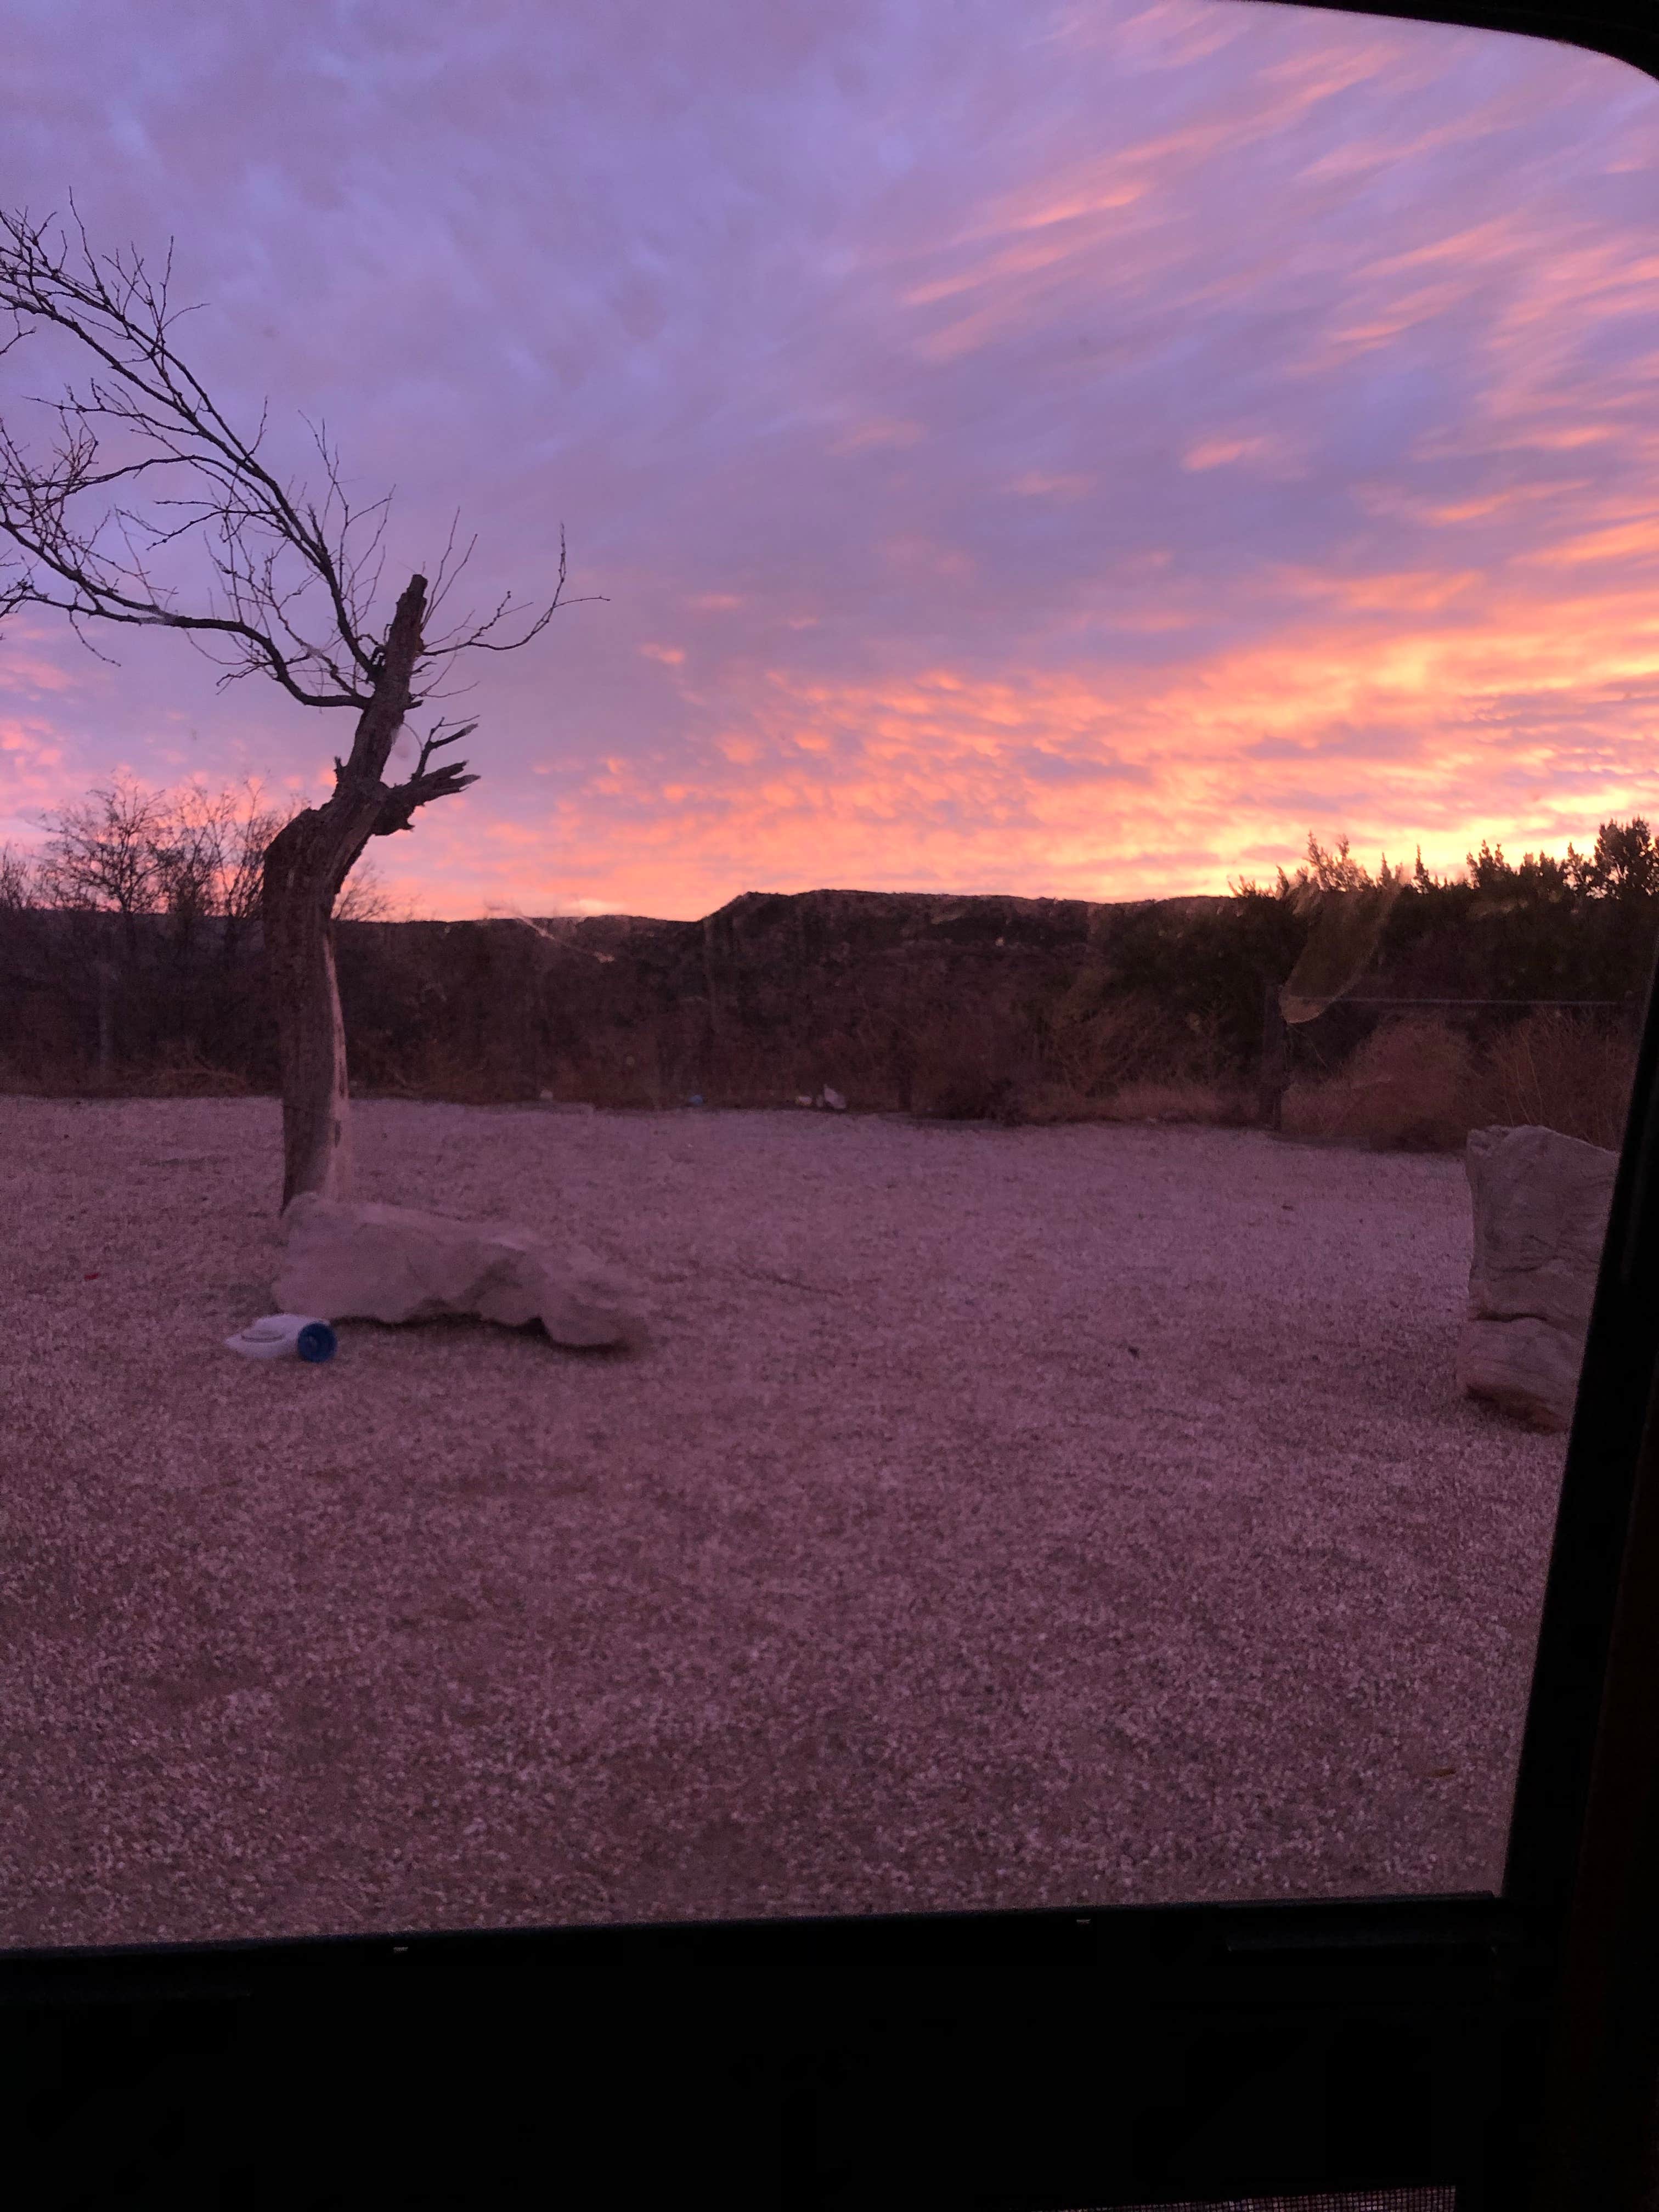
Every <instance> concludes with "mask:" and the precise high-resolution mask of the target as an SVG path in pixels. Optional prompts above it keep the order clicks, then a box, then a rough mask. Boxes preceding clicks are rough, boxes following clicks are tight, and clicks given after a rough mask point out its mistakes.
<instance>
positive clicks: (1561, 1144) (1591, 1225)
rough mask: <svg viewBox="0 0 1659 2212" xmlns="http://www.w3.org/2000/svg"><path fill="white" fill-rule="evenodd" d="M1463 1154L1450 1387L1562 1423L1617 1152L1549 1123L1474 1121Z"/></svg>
mask: <svg viewBox="0 0 1659 2212" xmlns="http://www.w3.org/2000/svg"><path fill="white" fill-rule="evenodd" d="M1463 1165H1464V1170H1465V1172H1466V1174H1467V1175H1468V1183H1469V1196H1470V1199H1471V1201H1472V1203H1473V1206H1474V1256H1473V1258H1472V1259H1471V1261H1470V1263H1469V1302H1468V1314H1467V1316H1466V1318H1465V1320H1464V1322H1463V1327H1462V1334H1461V1335H1460V1338H1459V1340H1458V1347H1457V1382H1458V1388H1459V1389H1462V1390H1463V1391H1465V1392H1467V1393H1468V1395H1470V1396H1471V1397H1475V1398H1483V1399H1486V1400H1487V1401H1489V1402H1490V1403H1492V1404H1493V1405H1496V1406H1499V1407H1502V1408H1503V1409H1504V1411H1505V1412H1506V1413H1513V1414H1515V1415H1516V1417H1517V1418H1518V1419H1522V1420H1524V1421H1526V1422H1528V1424H1529V1425H1531V1426H1532V1427H1534V1428H1539V1429H1547V1430H1555V1431H1563V1430H1566V1429H1569V1428H1571V1425H1572V1411H1573V1406H1574V1403H1575V1401H1577V1395H1578V1376H1579V1371H1580V1370H1581V1368H1582V1367H1583V1359H1584V1340H1585V1338H1586V1336H1587V1335H1588V1334H1589V1317H1590V1307H1591V1305H1592V1304H1593V1303H1594V1300H1595V1281H1596V1276H1597V1273H1598V1272H1599V1271H1600V1268H1601V1246H1602V1243H1603V1241H1604V1240H1605V1238H1606V1236H1607V1215H1608V1212H1610V1210H1611V1208H1612V1205H1613V1178H1614V1176H1616V1175H1617V1173H1618V1169H1619V1155H1618V1153H1617V1152H1607V1151H1605V1150H1604V1149H1603V1148H1602V1147H1601V1146H1600V1145H1587V1144H1584V1143H1583V1142H1582V1141H1581V1140H1580V1139H1578V1138H1577V1137H1564V1136H1563V1135H1562V1134H1561V1133H1560V1132H1559V1130H1556V1129H1541V1128H1532V1127H1526V1128H1518V1129H1509V1128H1491V1129H1472V1130H1471V1131H1470V1132H1469V1136H1468V1145H1467V1146H1466V1148H1465V1151H1464V1155H1463Z"/></svg>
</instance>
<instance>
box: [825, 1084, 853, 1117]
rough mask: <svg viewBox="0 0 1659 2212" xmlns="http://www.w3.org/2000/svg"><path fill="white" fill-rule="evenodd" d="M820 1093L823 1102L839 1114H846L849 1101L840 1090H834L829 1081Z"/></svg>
mask: <svg viewBox="0 0 1659 2212" xmlns="http://www.w3.org/2000/svg"><path fill="white" fill-rule="evenodd" d="M819 1095H820V1097H821V1098H822V1101H823V1104H824V1105H826V1106H828V1107H829V1108H831V1109H833V1111H834V1112H836V1113H837V1114H844V1113H845V1112H846V1111H847V1101H846V1100H845V1099H844V1098H843V1097H842V1095H841V1093H840V1091H832V1090H831V1089H830V1088H829V1085H828V1084H827V1083H826V1084H825V1085H824V1086H823V1091H822V1092H821V1093H820V1094H819Z"/></svg>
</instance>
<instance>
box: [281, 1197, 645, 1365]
mask: <svg viewBox="0 0 1659 2212" xmlns="http://www.w3.org/2000/svg"><path fill="white" fill-rule="evenodd" d="M283 1225H284V1226H285V1228H286V1229H287V1231H288V1251H287V1256H286V1258H285V1261H284V1262H283V1272H282V1273H281V1274H280V1275H279V1276H278V1277H277V1279H276V1303H277V1304H278V1305H279V1306H281V1307H283V1309H284V1310H287V1311H289V1312H290V1313H307V1314H315V1315H318V1316H319V1317H321V1318H322V1319H324V1320H325V1321H331V1322H332V1321H351V1320H357V1321H381V1322H408V1321H429V1320H433V1319H435V1318H436V1317H437V1316H440V1315H441V1314H476V1315H477V1316H478V1318H479V1319H480V1320H483V1321H493V1322H501V1323H502V1324H503V1325H504V1326H505V1327H507V1328H523V1327H524V1326H525V1324H526V1322H532V1321H539V1322H541V1324H542V1326H543V1328H544V1329H545V1330H546V1331H547V1334H549V1336H550V1337H551V1338H552V1340H553V1341H554V1343H555V1344H566V1345H576V1346H603V1345H617V1344H631V1345H638V1344H639V1343H641V1342H642V1341H643V1334H644V1332H643V1329H642V1327H641V1323H640V1322H639V1321H638V1319H637V1318H636V1317H635V1316H633V1315H631V1314H630V1313H629V1312H628V1311H627V1310H625V1301H626V1293H625V1292H624V1291H622V1290H621V1288H620V1287H619V1286H618V1285H617V1284H616V1283H614V1282H613V1281H612V1280H611V1279H610V1278H609V1277H608V1276H607V1275H605V1273H603V1271H602V1270H601V1269H600V1268H599V1266H598V1264H597V1263H596V1262H595V1261H594V1260H593V1258H592V1255H590V1254H588V1253H586V1252H584V1251H581V1250H580V1249H576V1248H572V1249H569V1250H568V1253H562V1254H555V1253H554V1252H552V1251H550V1249H548V1247H547V1245H546V1244H545V1243H544V1240H543V1239H542V1238H541V1237H538V1235H537V1234H536V1232H535V1231H533V1230H529V1229H522V1228H519V1227H517V1226H515V1225H513V1224H512V1223H510V1222H477V1221H462V1220H457V1219H455V1218H453V1216H451V1215H448V1214H442V1213H422V1212H416V1211H415V1209H414V1208H413V1207H410V1206H380V1205H374V1204H372V1203H369V1202H368V1201H365V1200H339V1199H325V1198H320V1197H319V1196H318V1194H316V1193H315V1192H314V1191H305V1192H302V1193H301V1195H300V1196H299V1197H298V1198H296V1199H295V1200H293V1201H292V1202H291V1203H290V1204H289V1207H288V1210H287V1212H285V1213H284V1214H283Z"/></svg>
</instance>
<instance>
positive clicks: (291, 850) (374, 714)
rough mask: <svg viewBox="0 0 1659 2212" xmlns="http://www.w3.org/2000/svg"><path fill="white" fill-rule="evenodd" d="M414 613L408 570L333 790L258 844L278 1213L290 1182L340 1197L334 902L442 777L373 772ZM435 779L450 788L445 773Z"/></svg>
mask: <svg viewBox="0 0 1659 2212" xmlns="http://www.w3.org/2000/svg"><path fill="white" fill-rule="evenodd" d="M425 611H426V578H425V577H424V576H416V577H414V578H413V579H412V580H410V584H409V586H408V588H407V589H406V590H405V591H404V594H403V597H402V598H401V599H399V600H398V611H397V613H396V614H395V615H394V616H393V617H392V628H391V630H390V631H389V633H388V634H387V637H386V645H385V647H384V648H383V649H382V651H381V653H380V657H379V665H378V666H377V667H376V669H375V671H374V695H373V696H372V697H371V699H370V701H369V703H368V706H367V707H365V708H364V709H363V711H362V715H361V717H360V718H359V720H358V723H357V733H356V739H355V741H354V743H353V744H352V748H351V757H350V759H349V760H348V761H345V762H341V761H339V760H336V762H335V764H334V766H335V781H334V793H333V796H332V797H331V799H328V800H327V801H326V802H325V804H324V805H321V806H311V807H307V809H306V810H305V811H304V812H303V813H301V814H296V815H295V817H294V819H293V821H291V822H290V823H288V825H287V826H286V828H284V829H280V830H278V832H277V833H276V836H275V837H274V838H273V839H272V840H271V842H270V846H269V848H267V850H266V853H265V858H264V874H263V877H262V879H261V891H260V911H261V918H262V920H263V922H264V941H265V954H266V958H267V961H268V963H269V966H270V982H271V988H272V990H273V991H274V993H275V994H276V1040H277V1053H278V1057H279V1060H280V1063H281V1066H282V1079H283V1208H284V1210H286V1208H287V1206H289V1202H290V1200H293V1199H295V1198H297V1197H298V1196H299V1194H301V1191H307V1190H309V1191H315V1192H316V1193H317V1194H318V1195H319V1197H322V1198H345V1197H349V1195H350V1191H351V1129H350V1117H349V1101H350V1092H349V1086H348V1080H347V1072H346V1048H345V1024H344V1022H343V1019H342V1018H341V1013H340V993H339V985H338V981H337V976H336V973H335V966H334V902H335V900H336V899H337V897H338V896H339V895H340V890H341V888H342V886H343V884H344V882H345V879H346V878H347V876H348V875H349V873H350V872H351V869H352V868H353V866H355V865H356V860H357V859H358V857H359V855H360V854H362V849H363V848H364V846H365V845H367V844H368V841H369V839H370V838H371V837H372V836H375V835H376V834H377V833H378V834H380V835H384V834H385V833H386V830H387V829H406V828H407V827H408V822H409V816H410V814H412V813H413V812H414V811H415V808H416V806H419V805H422V804H423V803H424V801H425V799H428V798H429V797H438V796H440V795H441V793H440V791H438V790H436V789H434V790H431V791H424V790H421V789H420V788H419V787H421V786H422V784H428V785H438V784H441V783H442V782H443V781H444V778H445V776H446V775H447V773H448V772H447V771H439V773H438V774H437V775H434V776H422V775H420V774H418V773H417V774H416V776H415V777H414V778H412V779H411V780H410V782H409V783H406V784H402V785H399V786H398V787H397V788H396V790H395V791H389V790H388V789H387V787H386V784H385V783H384V782H383V781H381V778H382V775H383V773H384V770H385V768H386V762H387V759H388V758H389V757H390V755H391V752H392V745H393V744H394V743H395V742H396V740H397V736H398V731H399V730H400V729H401V728H402V727H403V722H404V715H405V714H407V713H408V712H409V708H410V678H411V676H412V674H413V671H414V668H415V664H416V660H417V659H419V658H420V655H421V652H422V637H421V622H422V616H423V615H424V613H425ZM424 758H425V756H424V755H422V763H424ZM467 781H471V778H468V779H467ZM446 787H447V788H449V789H453V788H455V785H454V784H453V781H450V782H448V783H447V786H446Z"/></svg>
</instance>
